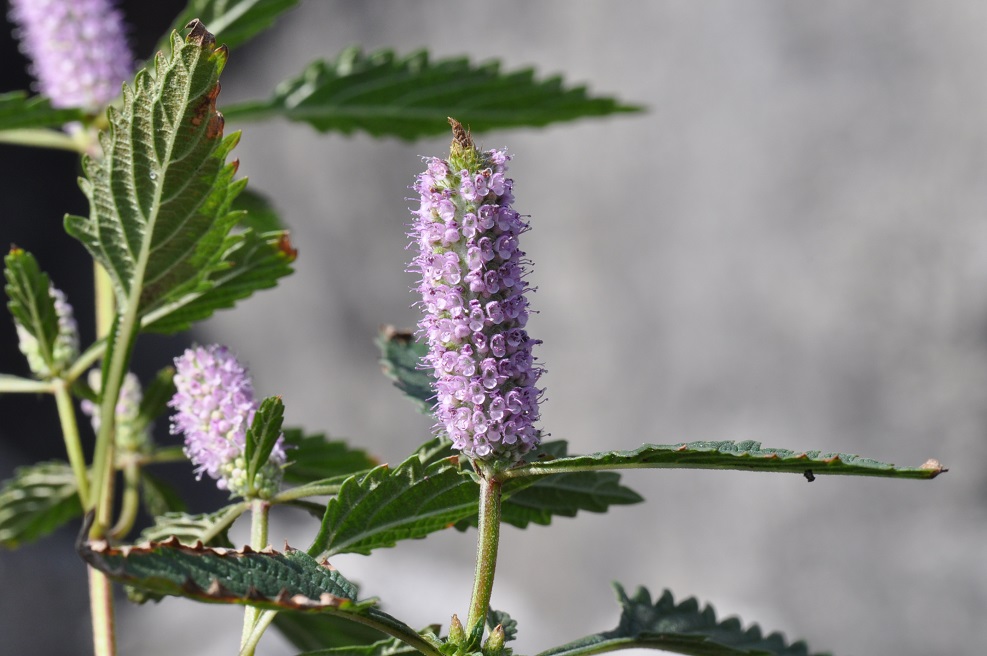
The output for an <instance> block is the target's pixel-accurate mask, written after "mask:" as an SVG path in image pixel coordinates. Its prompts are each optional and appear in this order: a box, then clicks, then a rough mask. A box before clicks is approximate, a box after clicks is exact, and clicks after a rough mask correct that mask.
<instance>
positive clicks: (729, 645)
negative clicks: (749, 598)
mask: <svg viewBox="0 0 987 656" xmlns="http://www.w3.org/2000/svg"><path fill="white" fill-rule="evenodd" d="M614 588H615V589H616V592H617V600H618V601H619V602H620V605H621V614H620V622H619V623H618V625H617V628H615V629H613V630H612V631H605V632H603V633H597V634H595V635H591V636H587V637H585V638H582V639H581V640H576V641H575V642H570V643H568V644H566V645H562V646H560V647H555V648H553V649H549V650H548V651H543V652H541V653H540V654H538V656H582V655H585V654H598V653H602V652H606V651H613V650H616V649H633V648H648V649H660V650H662V651H666V652H671V653H674V654H688V655H689V656H810V653H809V649H808V647H807V646H806V644H805V643H804V642H801V641H800V642H796V643H791V644H789V643H788V642H786V641H785V637H784V636H783V635H781V634H780V633H772V634H770V635H767V636H765V635H764V634H763V633H762V632H761V629H760V628H759V627H758V626H757V625H756V624H755V625H752V626H751V627H749V628H747V629H744V628H743V626H742V625H741V623H740V620H739V619H737V618H735V617H733V618H729V619H726V620H723V621H722V622H717V620H716V613H715V612H714V611H713V608H712V607H711V606H708V605H707V606H705V607H704V608H700V606H699V602H697V601H696V600H695V599H694V598H693V599H686V600H685V601H683V602H681V603H679V604H676V603H675V601H674V599H673V598H672V593H671V592H669V591H668V590H665V591H664V592H663V593H662V595H661V597H659V598H658V599H657V600H655V601H654V603H652V601H651V595H650V593H649V592H648V590H647V589H646V588H643V587H642V588H638V590H637V592H636V593H635V594H634V596H633V597H628V596H627V594H626V593H625V592H624V589H623V588H622V587H621V586H620V585H617V584H615V585H614ZM817 656H824V655H822V654H818V655H817Z"/></svg>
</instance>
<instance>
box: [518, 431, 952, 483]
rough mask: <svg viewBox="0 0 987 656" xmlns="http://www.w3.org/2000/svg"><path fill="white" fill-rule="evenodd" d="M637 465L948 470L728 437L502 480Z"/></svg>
mask: <svg viewBox="0 0 987 656" xmlns="http://www.w3.org/2000/svg"><path fill="white" fill-rule="evenodd" d="M636 468H663V469H733V470H741V471H771V472H787V473H794V474H802V475H803V476H805V478H806V479H807V480H809V481H810V482H811V481H812V480H814V479H815V476H817V475H820V474H838V475H844V476H882V477H888V478H914V479H929V478H935V477H936V476H938V475H939V474H940V473H942V472H944V471H947V470H946V469H945V468H943V466H942V465H940V464H939V462H938V461H937V460H928V461H927V462H926V463H925V464H923V465H921V466H919V467H896V466H895V465H892V464H888V463H885V462H879V461H877V460H872V459H870V458H862V457H860V456H855V455H849V454H845V453H823V452H821V451H790V450H788V449H771V448H762V447H761V443H760V442H754V441H744V442H729V441H726V442H689V443H680V444H645V445H644V446H642V447H640V448H638V449H635V450H633V451H607V452H600V453H593V454H589V455H578V456H567V457H563V458H554V459H553V458H548V459H546V460H542V461H538V462H532V463H529V464H526V465H522V466H520V467H517V468H515V469H511V470H508V471H506V472H505V473H504V478H508V479H510V478H516V477H526V476H544V475H546V474H559V473H567V472H579V471H598V470H602V469H636Z"/></svg>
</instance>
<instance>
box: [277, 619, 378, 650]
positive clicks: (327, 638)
mask: <svg viewBox="0 0 987 656" xmlns="http://www.w3.org/2000/svg"><path fill="white" fill-rule="evenodd" d="M274 626H276V627H277V628H278V630H279V631H280V632H281V634H282V635H283V636H284V637H285V638H287V639H288V641H289V642H291V644H293V645H294V646H295V647H296V648H297V649H301V650H303V651H311V650H316V649H334V648H338V647H354V646H368V645H372V644H373V643H375V642H378V641H380V631H378V630H375V629H372V628H370V627H368V626H365V625H363V624H357V623H355V622H349V621H346V620H345V619H343V618H340V617H337V616H335V615H316V614H312V613H293V612H288V611H285V612H283V613H278V614H277V616H276V617H275V618H274Z"/></svg>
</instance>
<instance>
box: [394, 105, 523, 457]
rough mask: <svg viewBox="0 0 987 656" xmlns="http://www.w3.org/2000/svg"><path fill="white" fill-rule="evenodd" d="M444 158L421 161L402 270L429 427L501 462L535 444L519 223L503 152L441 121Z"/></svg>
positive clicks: (470, 453)
mask: <svg viewBox="0 0 987 656" xmlns="http://www.w3.org/2000/svg"><path fill="white" fill-rule="evenodd" d="M450 123H452V125H453V133H454V135H455V138H454V139H453V143H452V151H451V153H450V156H449V159H448V160H441V159H438V158H430V159H427V160H426V162H427V166H428V168H427V169H426V171H425V172H424V173H422V174H421V175H419V176H418V179H417V181H416V183H415V186H414V189H415V191H417V192H418V193H419V194H420V196H421V205H420V207H419V209H418V210H417V211H415V212H414V214H415V220H414V222H413V223H412V227H413V228H414V230H413V232H412V233H411V236H412V237H413V238H414V239H415V242H416V243H417V245H418V254H417V255H416V256H415V258H414V260H413V261H412V263H411V270H412V271H414V272H417V273H420V274H421V276H422V277H421V282H420V284H419V285H418V287H417V291H418V292H419V293H421V295H422V300H421V307H422V308H423V309H424V311H425V316H424V318H423V319H422V320H421V322H419V324H418V325H419V328H420V331H421V333H422V334H424V336H425V338H426V339H427V341H428V346H429V352H428V355H426V356H425V358H424V364H425V366H427V367H429V368H431V369H432V370H433V371H434V375H435V383H434V388H435V392H436V404H435V414H436V418H437V419H438V423H437V424H436V430H438V431H444V432H445V433H446V434H447V435H448V436H449V438H450V439H452V442H453V446H454V447H455V448H457V449H461V450H462V451H463V453H465V454H466V455H468V456H469V457H470V458H474V459H477V460H482V461H486V462H492V463H498V464H499V465H500V466H510V465H511V464H513V463H515V462H517V461H518V459H519V458H520V456H521V455H523V454H524V453H526V452H528V451H530V450H531V449H532V448H533V447H534V446H535V445H536V444H538V441H539V432H538V430H536V429H535V427H534V423H535V422H536V421H537V420H538V402H539V398H540V396H541V390H539V389H538V388H536V387H535V384H536V383H537V381H538V377H539V376H540V375H541V373H542V368H541V367H539V366H538V365H536V364H535V362H534V358H533V357H532V354H531V347H532V346H534V345H535V344H539V343H540V341H538V340H534V339H531V338H529V337H528V333H527V331H525V329H524V326H525V324H526V323H527V321H528V301H527V299H526V298H525V292H526V291H527V289H528V285H527V283H526V282H525V281H524V275H525V272H524V270H525V265H526V264H528V262H527V261H526V260H525V259H524V252H523V251H521V250H519V249H518V237H519V236H520V235H521V233H523V232H525V231H527V230H528V223H527V222H526V221H525V220H524V219H523V218H522V217H521V215H520V214H518V213H517V212H515V211H514V210H513V209H511V203H512V201H513V200H514V197H513V195H512V193H511V190H512V186H513V181H512V180H511V179H510V178H507V177H505V176H504V173H505V171H506V170H507V166H506V164H507V160H508V159H509V157H508V156H507V154H506V153H505V152H504V151H499V150H491V151H488V152H485V153H481V152H479V151H478V150H477V149H476V147H475V146H474V145H473V141H472V139H471V138H470V136H469V134H468V133H467V132H466V131H465V130H464V129H463V127H462V126H461V125H460V124H459V123H457V122H455V121H452V120H451V119H450Z"/></svg>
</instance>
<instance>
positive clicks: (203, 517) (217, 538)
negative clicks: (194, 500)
mask: <svg viewBox="0 0 987 656" xmlns="http://www.w3.org/2000/svg"><path fill="white" fill-rule="evenodd" d="M245 510H246V506H245V505H244V504H234V505H232V506H227V507H226V508H223V509H221V510H217V511H216V512H214V513H204V514H200V515H189V514H188V513H184V512H170V513H165V514H164V515H160V516H158V517H155V521H154V524H153V525H151V526H148V527H147V528H146V529H144V530H143V531H141V539H142V540H145V541H148V542H160V541H163V540H167V539H169V538H177V539H178V540H179V541H181V542H182V543H184V544H188V545H194V544H196V543H197V542H198V543H202V544H205V545H209V546H214V547H232V546H233V543H232V542H230V539H229V537H228V535H227V533H228V532H229V529H230V526H231V525H232V524H233V522H234V520H236V518H237V517H239V516H240V515H241V514H243V512H244V511H245Z"/></svg>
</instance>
